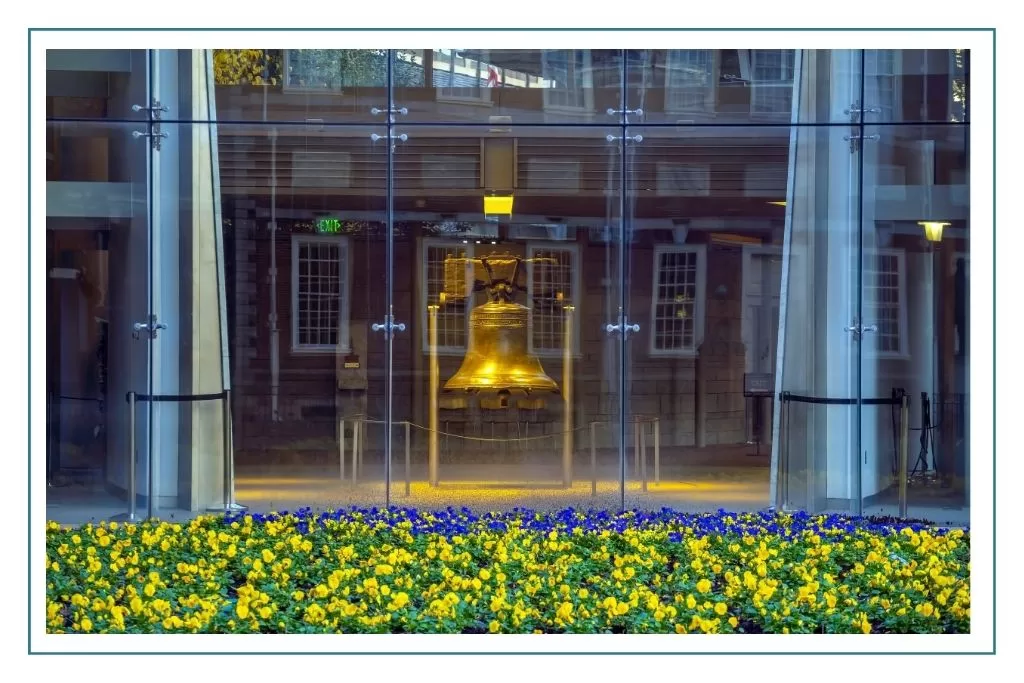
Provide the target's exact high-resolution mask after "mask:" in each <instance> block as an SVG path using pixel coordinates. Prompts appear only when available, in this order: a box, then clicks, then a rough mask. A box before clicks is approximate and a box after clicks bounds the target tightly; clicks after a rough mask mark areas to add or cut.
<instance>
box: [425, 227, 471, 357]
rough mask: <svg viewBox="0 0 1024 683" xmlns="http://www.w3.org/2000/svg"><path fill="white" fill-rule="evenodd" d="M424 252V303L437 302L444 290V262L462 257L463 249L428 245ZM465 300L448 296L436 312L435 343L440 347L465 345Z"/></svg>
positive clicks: (464, 255) (461, 347) (450, 347)
mask: <svg viewBox="0 0 1024 683" xmlns="http://www.w3.org/2000/svg"><path fill="white" fill-rule="evenodd" d="M426 254H427V263H426V270H427V305H430V306H433V305H438V304H440V302H441V292H443V291H444V262H445V259H446V258H449V257H466V256H467V252H466V250H465V249H460V248H457V247H444V246H430V245H428V246H427V247H426ZM466 307H467V300H466V299H449V300H448V301H446V302H445V303H444V305H442V306H440V308H438V311H437V346H438V348H443V349H464V348H465V347H466Z"/></svg>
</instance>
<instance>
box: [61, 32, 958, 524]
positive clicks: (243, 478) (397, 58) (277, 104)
mask: <svg viewBox="0 0 1024 683" xmlns="http://www.w3.org/2000/svg"><path fill="white" fill-rule="evenodd" d="M87 52H89V53H88V54H85V53H82V54H77V56H76V54H57V53H55V54H54V55H53V61H52V63H51V64H48V66H49V67H50V68H49V69H48V71H49V72H50V73H49V74H48V75H49V76H50V77H51V78H50V80H49V81H48V86H52V87H50V88H49V90H48V93H47V95H48V116H49V117H50V120H49V122H48V136H47V140H48V143H47V160H46V167H47V181H48V186H47V200H48V207H47V212H48V213H47V244H48V247H47V253H48V259H49V260H48V263H47V273H48V277H49V280H48V291H49V297H50V299H49V301H50V306H49V307H48V316H49V319H50V321H51V324H52V325H53V326H54V329H55V330H57V332H55V333H53V334H51V335H50V337H49V338H48V350H47V353H48V362H49V367H50V369H51V370H52V373H51V379H49V380H48V381H49V385H48V386H49V393H50V394H51V399H53V398H54V397H58V398H59V397H61V396H72V397H78V398H84V399H88V401H82V402H81V403H82V405H77V404H76V405H75V406H70V405H65V404H64V403H65V399H63V398H59V400H58V401H57V402H54V401H51V408H50V413H49V415H50V420H49V424H50V439H49V441H50V444H49V445H50V448H49V455H50V459H49V464H50V467H49V473H50V478H51V482H52V483H55V482H58V481H60V480H61V477H62V476H66V475H67V473H68V472H69V471H71V469H73V468H75V467H78V466H79V464H80V463H83V462H84V463H85V465H83V467H86V466H87V467H91V468H93V469H96V468H97V467H101V466H102V467H106V468H107V472H108V473H107V475H104V477H96V481H102V482H103V485H104V486H105V487H106V486H108V485H109V486H112V487H113V488H114V489H116V488H117V487H118V486H122V487H123V484H124V482H123V476H122V474H123V473H122V474H117V473H118V472H121V471H122V470H123V469H124V467H123V465H124V457H123V454H124V453H125V452H126V450H127V446H126V444H125V441H126V438H127V437H126V436H125V432H126V424H127V422H128V420H127V415H126V413H125V407H124V406H123V405H121V402H119V401H115V400H112V399H109V398H108V397H109V396H114V397H123V394H124V393H125V392H127V391H128V390H129V389H134V390H139V391H141V390H143V389H144V388H145V387H146V385H145V381H148V380H146V378H147V377H149V375H150V371H151V370H152V371H153V377H154V382H156V385H159V386H156V385H154V386H155V387H156V388H154V391H155V390H157V389H159V390H161V391H163V390H164V389H167V388H168V387H170V388H173V387H178V388H181V387H185V388H189V387H192V388H196V387H204V389H203V390H204V391H205V390H206V388H209V389H210V390H216V389H217V388H218V387H219V386H220V383H221V382H222V379H221V377H220V376H219V373H218V372H214V371H213V370H211V368H214V367H219V365H218V364H219V363H222V362H227V363H230V366H231V367H230V373H229V375H230V377H229V378H228V379H229V381H230V382H229V383H230V385H231V387H232V391H233V392H234V394H233V411H234V412H233V416H232V417H233V423H232V434H233V446H234V451H235V458H236V461H237V465H238V467H237V473H238V477H239V482H238V498H239V500H241V501H242V502H246V503H249V504H251V505H252V506H253V507H254V508H256V509H259V508H264V509H269V508H270V507H279V508H280V507H294V506H296V505H307V504H308V505H339V504H342V505H348V504H381V503H382V502H383V501H384V490H385V482H384V480H383V473H384V471H385V461H384V458H385V456H386V450H385V444H386V442H387V438H386V434H387V433H388V432H387V430H389V429H390V430H392V431H391V432H390V443H391V445H392V448H391V450H390V456H391V458H392V460H391V463H390V465H391V467H390V471H391V472H392V475H393V476H392V482H391V484H392V488H391V491H392V501H393V502H399V501H401V500H405V501H407V502H408V503H409V504H412V505H418V506H428V507H435V506H445V505H449V504H451V505H460V504H466V505H471V506H473V507H478V508H488V509H490V508H494V507H500V506H511V505H516V504H518V505H523V506H537V507H558V506H563V505H567V504H571V505H574V506H595V507H607V508H615V507H618V505H620V504H621V503H622V502H623V498H620V495H622V496H624V498H625V502H626V504H628V505H642V506H646V507H651V506H657V505H671V506H674V507H682V506H692V507H695V508H708V507H713V508H717V507H720V506H724V507H735V508H744V509H750V508H756V507H761V506H764V505H766V504H769V503H775V504H777V505H780V506H783V507H787V508H794V509H808V510H814V511H821V510H854V511H856V510H859V509H863V510H866V511H892V510H894V509H899V506H900V505H901V504H902V503H906V502H907V499H908V498H909V506H910V510H911V514H913V513H914V511H915V510H917V511H921V510H924V511H927V510H935V509H937V508H939V507H941V508H943V509H946V510H947V511H948V510H954V511H956V513H957V514H961V513H962V512H964V511H965V510H966V508H967V497H966V490H967V481H968V479H969V469H970V468H969V452H968V447H967V443H968V431H969V430H968V419H967V417H968V414H969V400H968V399H969V396H968V392H967V386H968V382H969V349H970V339H969V336H970V335H969V329H968V324H967V321H968V320H969V311H968V300H969V277H968V272H969V266H970V258H969V233H968V230H969V226H968V221H967V216H968V208H969V205H968V200H967V196H968V187H969V173H968V169H969V165H968V144H967V126H966V125H964V124H965V123H966V122H967V121H968V120H969V109H968V105H969V80H970V55H969V53H967V52H966V51H964V50H955V49H954V50H899V49H885V50H864V51H860V50H796V49H736V50H713V49H664V50H645V49H631V50H564V49H543V50H534V49H529V50H505V49H463V48H435V49H409V50H404V49H399V50H383V49H381V50H365V49H347V48H337V49H301V50H265V49H260V50H210V51H206V52H205V53H203V54H202V57H203V59H200V60H196V61H195V63H194V64H193V69H192V70H191V71H187V70H182V71H181V73H177V74H176V75H175V76H174V78H171V77H170V76H169V75H168V74H163V75H164V76H167V77H166V78H164V77H163V76H161V77H160V78H156V79H153V80H152V81H150V80H149V79H148V77H146V69H143V68H142V67H141V66H140V65H146V68H150V67H151V68H152V69H153V70H156V71H160V70H161V69H164V68H165V67H166V65H168V64H179V66H182V65H184V64H185V62H186V61H187V57H188V55H185V54H174V55H170V54H165V53H161V52H152V51H150V52H146V51H139V52H138V53H137V54H136V53H131V54H122V53H120V52H118V51H96V53H95V54H94V53H93V52H91V51H87ZM190 54H191V55H192V56H196V55H200V51H196V52H190ZM136 57H138V59H136ZM179 58H180V60H179ZM139 60H141V61H139ZM204 60H209V62H206V61H204ZM179 62H180V63H179ZM76 65H77V66H81V67H83V68H77V66H76ZM85 67H88V68H85ZM208 67H212V68H209V70H208ZM161 73H162V72H161ZM96 74H100V76H97V75H96ZM188 74H191V78H193V80H194V82H193V83H192V84H191V85H192V86H193V87H192V90H190V91H189V92H191V93H192V97H193V100H192V101H191V106H190V107H189V105H188V102H187V101H188V100H189V98H184V97H178V95H180V94H181V93H176V92H168V91H167V89H168V88H170V86H169V85H168V84H174V87H177V86H178V84H181V83H183V82H184V80H187V79H188V77H189V76H188ZM207 74H211V75H212V82H209V83H208V82H206V79H207ZM389 74H390V77H389ZM72 76H75V77H74V78H73V77H72ZM78 76H81V79H80V81H81V82H80V83H79V82H77V81H76V79H77V78H78ZM104 82H105V83H107V84H108V85H109V88H106V89H104V88H101V87H99V85H101V84H102V83H104ZM151 87H154V88H155V87H160V88H163V89H164V90H163V91H161V92H159V93H157V92H150V88H151ZM183 92H184V91H183ZM157 95H159V99H161V101H165V102H169V103H171V106H172V107H176V108H177V110H175V111H174V113H173V115H168V116H167V117H166V118H167V120H166V121H163V122H156V121H153V122H152V128H150V127H148V126H147V124H148V123H149V122H146V121H141V120H139V119H140V117H141V118H145V111H146V109H145V107H142V108H141V109H140V111H135V109H133V108H132V107H131V105H132V104H133V103H134V104H137V103H139V102H142V103H145V102H147V101H149V100H150V98H152V97H154V96H157ZM206 98H209V103H207V102H206ZM862 100H863V101H862ZM184 107H189V108H187V109H182V108H184ZM140 112H141V113H140ZM69 118H75V119H76V120H80V119H90V120H91V119H96V122H95V123H90V124H85V123H78V122H70V121H68V119H69ZM101 119H107V121H102V120H101ZM110 119H121V120H123V124H122V123H113V122H112V121H110ZM132 121H134V124H132V125H129V124H130V123H131V122H132ZM171 121H177V122H178V123H171ZM862 122H863V126H862V125H861V124H862ZM818 124H829V125H818ZM897 124H898V125H897ZM157 127H159V131H157ZM151 132H159V133H161V134H162V135H160V136H159V137H157V138H156V141H157V142H160V143H161V144H162V145H163V148H162V149H161V153H160V154H147V150H148V149H151V148H150V147H147V143H149V144H150V145H151V144H152V139H151V137H150V135H149V133H151ZM861 134H863V137H862V136H861ZM389 155H390V157H389ZM147 163H148V164H152V165H151V166H149V167H147ZM151 174H154V175H151ZM389 174H390V175H389ZM150 177H154V178H158V179H159V181H160V182H159V184H158V186H155V187H153V188H148V187H146V183H147V182H148V180H147V178H150ZM186 179H190V181H189V182H185V180H186ZM389 188H391V190H390V191H389ZM150 190H152V192H150ZM151 198H155V199H158V200H159V201H154V202H153V203H152V204H149V203H147V202H150V201H151ZM390 214H393V220H389V215H390ZM150 215H152V216H153V225H152V226H150V225H148V224H146V221H147V220H148V217H149V216H150ZM150 230H152V231H153V239H152V240H149V234H150V233H149V231H150ZM221 230H222V231H223V235H224V239H223V242H221V241H220V239H221V232H220V231H221ZM389 246H390V247H393V257H394V258H393V265H394V267H393V268H390V269H389V268H388V267H387V265H388V260H387V254H388V251H389ZM150 248H152V249H153V259H154V260H153V263H154V266H153V271H152V272H150V271H149V265H148V264H149V263H150V259H149V255H150V251H149V250H150ZM103 254H107V257H105V256H103ZM115 255H119V258H116V259H115V258H114V256H115ZM76 273H77V274H76ZM154 274H155V275H154ZM151 277H152V278H154V280H153V282H154V287H153V292H154V303H153V304H152V307H155V308H158V309H159V310H160V313H161V316H165V315H171V313H174V315H176V316H177V317H176V319H175V320H174V321H173V323H174V324H173V325H169V326H168V330H169V331H167V332H165V333H163V335H162V336H161V338H160V340H159V341H158V342H157V343H155V344H154V345H153V354H154V355H153V357H152V358H150V357H149V356H147V355H146V354H145V353H144V351H145V350H146V349H147V348H148V347H147V346H146V344H140V345H134V346H133V344H132V342H131V341H130V334H129V337H128V338H126V337H125V335H123V334H118V333H113V332H112V331H115V332H116V330H124V329H131V323H132V322H136V321H139V320H146V319H147V315H148V314H149V313H151V312H152V311H150V310H149V308H150V307H151V305H150V302H149V300H148V299H149V293H150V292H149V289H148V283H149V281H150V278H151ZM221 278H222V279H223V294H222V293H221V292H220V287H221V285H220V279H221ZM143 283H145V284H146V285H147V286H145V287H144V286H142V285H143ZM389 289H390V291H391V292H392V300H393V303H394V306H393V310H386V305H387V303H388V295H387V292H388V291H389ZM97 302H100V303H97ZM220 302H223V305H224V311H223V313H221V312H220V309H219V306H220ZM492 304H493V305H492ZM104 306H106V308H105V309H104V308H103V307H104ZM83 307H84V308H83ZM496 307H498V308H501V310H500V311H499V310H497V308H496ZM93 309H96V310H93ZM392 314H393V315H394V318H393V320H394V322H396V323H402V324H404V325H405V330H404V331H403V332H400V333H397V334H396V335H395V336H394V338H393V339H392V340H390V344H389V343H386V341H385V339H384V337H383V336H382V335H381V334H380V333H379V332H375V331H374V330H373V325H374V324H379V323H381V322H382V321H385V320H388V319H389V318H388V316H389V315H392ZM222 318H223V320H225V321H226V322H224V323H223V325H224V327H225V331H224V333H223V338H224V339H223V341H220V340H219V339H220V330H221V323H222ZM92 319H95V320H94V321H92V322H90V320H92ZM116 320H121V322H120V323H118V322H116ZM96 321H99V322H96ZM103 321H105V323H104V322H103ZM104 324H105V325H106V327H105V328H104ZM489 325H490V327H488V326H489ZM609 325H610V326H611V328H610V330H611V331H610V332H609ZM69 331H70V332H69ZM72 333H73V334H72ZM74 338H79V339H80V340H86V341H81V343H84V344H86V346H85V347H81V346H80V345H78V346H76V342H73V339H74ZM221 344H224V345H226V349H223V350H222V349H221ZM172 349H173V353H172V352H171V350H172ZM222 351H223V352H222ZM389 352H390V353H391V354H392V356H391V357H392V359H393V372H392V373H390V376H389V375H388V374H387V372H386V368H387V367H388V364H387V358H388V353H389ZM225 358H226V359H227V360H226V361H225V360H224V359H225ZM154 359H155V360H154ZM137 379H138V380H141V381H142V382H143V383H142V384H139V383H138V382H136V380H137ZM456 380H457V381H456ZM499 380H500V381H499ZM499 385H500V386H499ZM161 387H163V389H161ZM446 389H447V390H446ZM526 389H529V391H527V390H526ZM167 390H168V391H170V389H167ZM183 390H184V389H183ZM780 391H782V392H788V394H789V395H790V396H793V395H796V396H802V397H804V398H805V399H810V400H807V401H803V402H799V401H796V402H794V401H789V400H788V399H787V400H783V399H782V398H780V397H779V392H780ZM104 392H105V394H106V397H105V396H104ZM899 392H905V393H906V395H908V396H910V398H911V401H910V405H909V407H908V408H907V411H908V412H907V416H906V419H904V418H903V417H902V413H901V410H894V409H893V406H894V405H895V404H890V403H885V402H884V400H883V399H886V397H891V396H894V395H896V394H897V393H899ZM900 395H902V394H900ZM864 399H869V402H868V403H865V402H864ZM70 400H71V399H68V401H70ZM76 400H77V399H76ZM886 400H887V399H886ZM58 403H59V405H58ZM389 403H390V405H391V406H392V410H391V412H390V414H391V415H392V418H393V419H392V423H391V424H390V425H387V424H385V422H384V420H385V419H386V416H387V415H388V411H387V406H388V405H389ZM93 404H95V405H93ZM118 405H121V407H120V408H117V407H116V406H118ZM147 410H148V409H147ZM204 410H206V409H205V408H202V409H200V408H196V409H194V410H192V411H189V410H185V409H181V408H180V407H173V408H170V407H168V408H166V409H165V408H164V407H161V409H160V410H159V411H157V412H156V413H155V417H154V419H153V425H152V430H153V443H154V444H157V447H156V448H155V449H154V452H157V453H160V454H161V457H163V458H164V459H163V461H162V463H161V465H160V467H162V468H163V469H161V474H160V476H161V477H164V478H165V479H166V481H163V480H161V482H160V490H161V491H162V492H164V493H166V494H167V495H168V496H173V495H176V496H178V497H179V498H180V499H181V500H186V499H187V495H186V493H184V492H186V491H191V492H194V491H206V492H202V493H199V494H196V495H197V498H196V499H197V500H198V499H199V498H203V497H204V496H205V498H203V500H204V503H202V505H206V504H207V503H208V502H216V501H207V500H206V498H209V497H210V496H211V495H213V496H215V495H219V494H217V493H216V489H217V488H218V485H217V483H216V482H218V481H219V480H218V479H217V477H218V476H219V474H218V471H215V470H216V468H215V467H214V466H213V465H211V464H210V463H212V462H215V461H216V459H215V458H213V459H211V458H210V457H208V454H209V452H212V451H211V450H210V448H208V446H210V445H211V443H212V442H210V443H208V442H209V439H207V438H206V437H205V436H203V435H204V434H206V433H207V432H209V434H213V435H216V434H217V433H218V430H217V428H216V424H217V423H216V419H217V418H216V417H215V415H214V414H213V412H209V411H208V412H209V414H207V413H206V412H203V411H204ZM210 411H215V407H213V406H211V407H210ZM143 412H146V410H144V411H143ZM143 422H145V420H143V421H141V422H140V425H142V423H143ZM140 428H141V429H143V430H146V429H149V425H148V424H147V425H143V426H142V427H140ZM90 434H91V436H90ZM906 434H910V435H911V436H912V438H911V442H912V443H911V447H910V448H909V453H908V455H907V457H908V459H909V462H907V463H906V472H907V477H906V478H903V477H902V476H901V475H900V467H901V466H902V465H901V458H902V457H903V453H904V452H906V451H907V450H908V449H907V448H905V444H906V443H907V437H906V436H905V435H906ZM186 435H187V436H186ZM143 438H144V437H143V436H142V435H140V436H139V439H140V441H141V440H142V439H143ZM211 438H216V436H214V437H211ZM145 439H147V442H148V439H149V437H148V435H147V436H145ZM204 439H206V441H204ZM97 444H99V446H97ZM100 446H102V447H100ZM55 454H59V458H55V457H54V455H55ZM169 454H174V455H173V457H172V456H171V455H169ZM188 454H191V456H192V457H191V459H190V458H189V457H187V456H188ZM204 454H205V455H204ZM175 458H179V459H178V460H175ZM207 461H209V462H207ZM179 463H180V464H181V466H180V467H179V466H178V464H179ZM189 468H192V469H189ZM623 471H624V472H625V476H624V477H623V478H622V479H620V476H622V473H623ZM111 472H114V474H110V473H111ZM76 476H77V475H76ZM142 476H144V475H143V474H142V473H141V472H140V477H142ZM403 480H404V481H403ZM196 482H199V483H196ZM204 487H205V488H204ZM207 489H209V491H214V493H209V491H207ZM97 490H98V488H97ZM904 490H906V491H907V493H906V494H905V495H904V493H903V491H904ZM208 493H209V495H207V494H208ZM188 495H191V493H189V494H188ZM97 500H99V498H97ZM894 501H895V502H894ZM172 502H173V501H172ZM183 504H184V503H183ZM189 504H192V503H191V502H190V503H189ZM950 514H952V513H950ZM920 515H925V516H927V512H920Z"/></svg>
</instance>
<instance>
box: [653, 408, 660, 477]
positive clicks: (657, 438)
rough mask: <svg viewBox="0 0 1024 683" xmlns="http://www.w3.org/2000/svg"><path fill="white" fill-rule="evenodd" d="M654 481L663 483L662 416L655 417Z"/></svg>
mask: <svg viewBox="0 0 1024 683" xmlns="http://www.w3.org/2000/svg"><path fill="white" fill-rule="evenodd" d="M654 483H655V484H660V483H661V418H658V417H656V418H654Z"/></svg>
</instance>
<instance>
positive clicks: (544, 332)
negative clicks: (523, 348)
mask: <svg viewBox="0 0 1024 683" xmlns="http://www.w3.org/2000/svg"><path fill="white" fill-rule="evenodd" d="M532 256H533V258H542V259H552V260H553V261H554V262H545V261H540V262H537V263H534V264H533V266H532V268H533V270H532V273H533V275H532V282H531V283H530V294H531V301H530V316H531V321H532V328H533V332H532V341H533V348H534V349H535V350H538V351H553V350H561V349H562V348H563V347H564V344H565V341H564V334H565V309H564V306H566V305H568V304H570V303H573V302H574V301H575V294H576V292H574V291H573V281H572V273H573V262H572V261H573V258H572V257H573V252H572V251H571V250H569V249H543V250H540V249H538V250H536V251H534V252H533V254H532Z"/></svg>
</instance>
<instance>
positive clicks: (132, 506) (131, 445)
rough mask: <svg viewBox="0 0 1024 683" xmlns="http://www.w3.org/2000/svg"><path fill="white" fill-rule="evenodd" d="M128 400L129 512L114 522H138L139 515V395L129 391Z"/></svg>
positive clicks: (127, 487) (116, 517)
mask: <svg viewBox="0 0 1024 683" xmlns="http://www.w3.org/2000/svg"><path fill="white" fill-rule="evenodd" d="M126 398H127V399H128V481H127V482H126V486H125V488H126V489H127V492H128V512H126V513H123V514H120V515H115V516H114V517H111V521H112V522H120V521H125V522H138V521H140V520H139V513H138V510H137V508H136V506H137V501H136V499H137V498H138V492H137V490H136V484H135V477H136V471H135V469H136V468H135V407H136V406H137V405H138V401H137V400H136V398H137V394H136V393H135V392H134V391H129V392H128V395H127V396H126Z"/></svg>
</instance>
